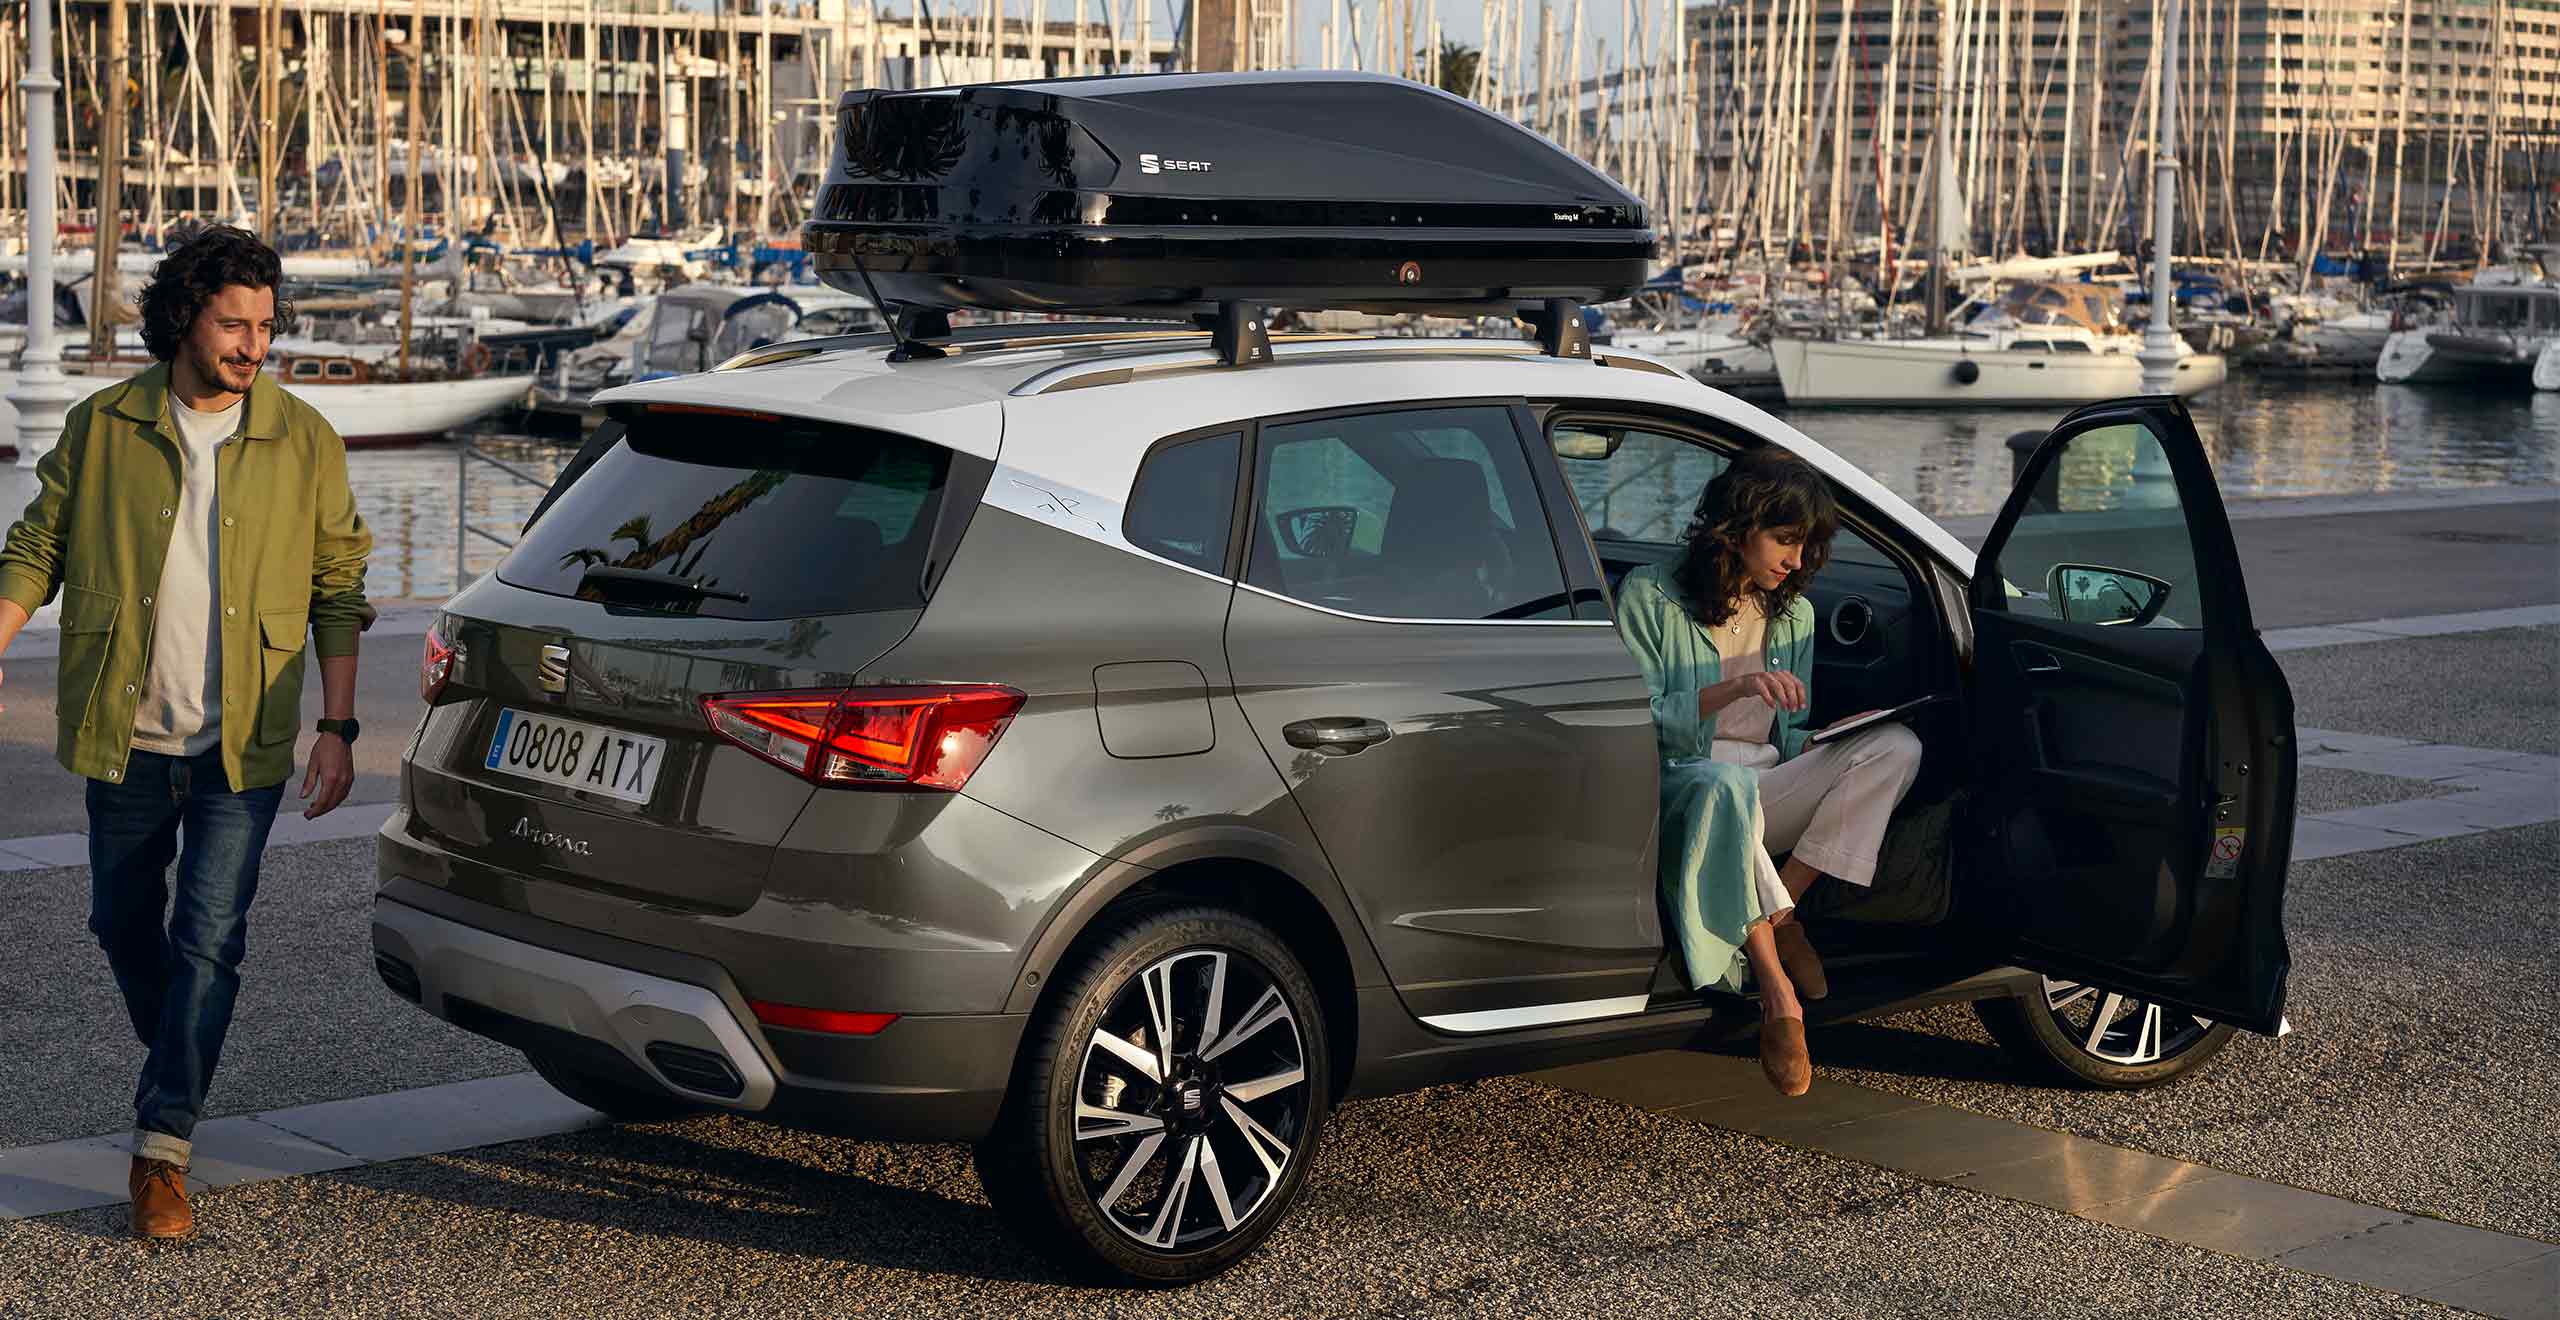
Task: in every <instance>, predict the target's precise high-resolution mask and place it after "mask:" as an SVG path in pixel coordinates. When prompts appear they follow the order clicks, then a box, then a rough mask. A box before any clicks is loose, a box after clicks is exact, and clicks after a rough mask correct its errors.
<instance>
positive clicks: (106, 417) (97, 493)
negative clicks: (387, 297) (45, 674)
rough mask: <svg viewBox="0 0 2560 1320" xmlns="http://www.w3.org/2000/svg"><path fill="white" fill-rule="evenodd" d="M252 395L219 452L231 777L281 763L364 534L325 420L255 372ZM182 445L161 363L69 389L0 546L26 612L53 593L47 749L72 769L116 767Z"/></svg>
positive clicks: (349, 609)
mask: <svg viewBox="0 0 2560 1320" xmlns="http://www.w3.org/2000/svg"><path fill="white" fill-rule="evenodd" d="M247 407H248V410H249V415H248V417H247V419H246V421H245V422H244V424H243V428H242V433H241V436H240V438H239V439H237V440H235V441H233V442H232V443H229V444H226V445H224V446H223V447H222V448H221V449H220V450H219V451H218V457H217V458H216V459H215V461H214V488H215V495H214V499H215V510H214V518H215V529H214V530H215V534H216V536H218V537H219V538H220V540H219V544H218V546H217V547H216V549H217V558H216V565H217V571H218V572H219V573H220V574H221V577H222V581H221V582H220V583H219V584H218V586H217V587H216V591H217V593H218V594H219V597H220V604H221V606H222V643H221V645H222V767H223V769H224V771H225V772H227V773H228V775H229V776H230V780H231V783H232V785H233V786H234V787H236V788H244V789H246V788H263V787H265V786H267V785H269V784H275V783H281V782H283V781H284V779H285V778H286V777H288V776H290V775H291V774H292V773H293V749H294V739H295V735H296V733H297V732H298V731H299V729H300V726H301V723H302V715H301V712H302V653H303V639H304V636H305V634H308V635H309V636H310V637H311V638H312V639H313V641H314V642H315V643H316V645H317V649H318V650H319V652H320V655H321V656H322V658H324V659H325V658H328V657H331V656H341V655H353V654H354V653H355V650H356V634H357V632H359V631H360V630H361V629H362V628H363V626H364V625H365V624H366V623H367V622H369V621H370V620H371V618H372V610H371V608H370V607H369V606H367V605H366V604H365V599H364V562H365V556H366V554H367V553H368V552H370V551H371V550H372V548H373V535H372V533H370V532H367V531H366V530H365V526H364V520H363V519H361V518H359V517H357V516H356V503H355V494H354V492H352V491H351V490H349V489H348V487H347V450H346V445H345V444H344V443H343V442H341V441H340V440H339V439H338V433H337V432H336V431H334V430H331V429H330V427H329V423H327V422H326V421H323V420H321V417H320V414H319V413H318V412H317V411H315V410H313V408H312V407H311V405H309V404H307V403H304V402H303V401H302V400H300V399H297V398H295V397H293V396H292V395H290V394H287V393H285V392H284V388H283V387H282V386H280V385H277V384H276V383H275V382H274V381H272V380H270V379H268V378H267V377H266V375H265V374H264V373H261V374H260V375H259V376H258V380H257V384H255V385H253V386H251V387H250V389H249V400H248V404H247ZM183 461H184V460H183V459H182V457H181V450H180V448H179V441H178V434H177V427H176V424H175V423H173V422H171V421H170V420H169V367H168V364H166V363H162V364H160V365H157V366H154V367H152V368H151V369H150V370H148V371H145V372H143V373H142V374H140V375H138V376H135V377H134V378H133V379H132V380H129V381H127V382H125V383H123V384H121V385H110V386H108V387H107V388H105V389H103V390H100V391H98V392H97V393H95V394H92V395H90V396H89V397H88V398H86V399H83V400H81V401H80V402H79V403H77V404H74V405H72V408H71V412H70V415H69V416H68V417H67V418H65V419H64V423H63V427H62V441H61V443H60V444H58V445H56V446H54V448H53V452H51V453H49V454H46V455H45V456H44V458H43V460H42V461H41V462H39V463H37V464H36V483H37V489H36V497H35V499H34V500H32V501H30V502H29V503H28V505H27V510H26V513H25V515H24V516H22V517H20V518H19V519H18V522H17V525H15V526H13V527H11V528H10V529H9V535H8V539H7V541H6V543H5V545H0V598H6V599H8V600H13V601H16V602H17V603H18V604H20V605H22V606H24V607H26V609H27V610H29V611H30V612H32V611H33V610H35V608H36V607H37V606H39V605H42V604H44V603H45V602H46V601H48V600H51V599H52V598H53V595H54V592H55V591H56V590H57V589H59V590H60V591H61V593H62V665H61V681H60V684H59V691H58V692H57V694H56V701H57V705H58V718H59V721H60V730H59V733H58V736H57V740H56V743H55V747H54V755H55V757H56V758H57V759H59V760H60V761H61V762H62V764H63V765H64V766H65V767H66V768H68V769H69V770H70V771H71V772H72V773H73V774H77V775H85V776H87V777H89V778H92V779H104V780H109V781H120V780H122V779H123V778H124V770H125V760H126V758H127V756H128V755H130V754H131V751H132V748H133V718H134V708H135V706H136V704H137V703H138V702H139V701H140V700H141V692H142V681H143V670H144V668H145V666H146V665H147V664H148V663H149V660H150V657H151V627H152V602H151V596H152V593H154V592H156V591H158V590H159V589H160V568H161V564H162V562H163V561H164V560H165V559H166V558H167V557H168V553H169V536H170V532H171V528H172V527H173V526H174V513H173V511H174V510H175V509H176V507H177V504H178V491H179V486H180V472H181V468H180V464H181V463H182V462H183Z"/></svg>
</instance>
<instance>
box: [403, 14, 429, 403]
mask: <svg viewBox="0 0 2560 1320" xmlns="http://www.w3.org/2000/svg"><path fill="white" fill-rule="evenodd" d="M409 15H410V16H409V40H408V41H407V43H406V44H407V46H408V48H409V50H408V55H409V89H408V91H406V92H404V93H403V94H402V95H401V97H400V99H401V101H402V103H403V105H402V112H403V113H405V114H406V115H408V117H409V150H408V151H407V152H406V153H404V155H405V158H404V159H403V161H402V162H401V163H403V164H405V165H407V166H408V167H409V185H408V189H407V192H406V195H404V196H403V197H402V198H401V199H400V204H401V216H400V379H402V380H407V379H408V378H409V332H410V329H411V327H412V325H413V324H414V323H415V314H416V311H417V301H418V185H419V183H420V182H421V181H422V180H423V179H424V178H425V170H424V166H425V164H426V158H425V153H424V152H422V151H421V150H419V146H418V100H419V98H420V97H423V96H425V95H426V86H427V75H426V60H425V58H424V57H425V55H426V53H427V51H426V46H427V0H416V3H415V4H413V5H412V6H411V8H410V11H409Z"/></svg>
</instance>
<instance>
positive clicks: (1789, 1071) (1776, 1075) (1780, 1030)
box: [1760, 1018, 1813, 1095]
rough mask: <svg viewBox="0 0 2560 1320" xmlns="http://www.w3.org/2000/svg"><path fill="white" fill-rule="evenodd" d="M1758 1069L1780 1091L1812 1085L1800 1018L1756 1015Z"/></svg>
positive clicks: (1800, 1090)
mask: <svg viewBox="0 0 2560 1320" xmlns="http://www.w3.org/2000/svg"><path fill="white" fill-rule="evenodd" d="M1760 1071H1762V1072H1764V1073H1766V1074H1768V1076H1769V1085H1771V1086H1774V1087H1776V1088H1778V1094H1780V1095H1803V1094H1804V1093H1805V1092H1807V1091H1810V1090H1812V1089H1813V1055H1812V1053H1811V1052H1809V1051H1807V1050H1806V1049H1805V1045H1804V1019H1803V1018H1762V1019H1760Z"/></svg>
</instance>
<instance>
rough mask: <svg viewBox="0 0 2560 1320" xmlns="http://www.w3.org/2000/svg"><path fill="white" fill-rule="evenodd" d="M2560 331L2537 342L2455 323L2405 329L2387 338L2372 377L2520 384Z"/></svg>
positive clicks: (2534, 369) (2392, 382)
mask: <svg viewBox="0 0 2560 1320" xmlns="http://www.w3.org/2000/svg"><path fill="white" fill-rule="evenodd" d="M2554 343H2560V337H2554V338H2552V339H2549V340H2546V341H2543V342H2540V343H2536V342H2533V341H2530V340H2526V341H2518V340H2514V339H2508V338H2504V337H2492V336H2474V335H2464V334H2463V333H2462V332H2461V331H2460V330H2459V328H2457V327H2448V326H2441V325H2439V326H2433V327H2429V328H2427V329H2422V330H2402V331H2399V332H2397V333H2395V334H2393V335H2392V336H2391V338H2389V339H2388V340H2385V341H2384V342H2383V345H2382V358H2381V360H2380V361H2378V362H2376V363H2375V364H2374V368H2373V375H2374V379H2376V380H2379V381H2381V382H2382V383H2383V384H2385V385H2444V384H2454V383H2461V382H2470V383H2475V384H2484V385H2504V386H2509V387H2512V386H2516V385H2521V384H2523V383H2525V381H2527V380H2529V379H2531V378H2532V377H2533V376H2534V375H2535V374H2536V372H2537V371H2538V369H2539V363H2540V360H2541V359H2542V358H2543V357H2544V356H2547V350H2548V348H2549V346H2550V345H2551V344H2554Z"/></svg>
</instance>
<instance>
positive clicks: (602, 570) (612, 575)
mask: <svg viewBox="0 0 2560 1320" xmlns="http://www.w3.org/2000/svg"><path fill="white" fill-rule="evenodd" d="M578 587H579V589H580V590H584V589H586V588H588V587H594V588H596V589H597V590H598V591H601V592H603V593H605V594H607V595H612V594H615V593H616V592H617V591H618V592H621V593H624V594H651V593H654V594H657V595H661V596H687V597H691V598H694V599H697V600H728V601H736V602H737V603H738V604H741V605H744V604H746V603H747V594H746V593H745V592H743V591H722V590H721V589H719V588H718V587H706V586H704V585H702V584H701V583H699V582H696V581H694V580H693V579H691V578H681V577H677V576H676V575H675V574H673V573H652V572H650V571H649V570H647V569H645V568H616V567H614V566H612V565H610V564H599V565H597V566H596V567H594V568H590V569H588V570H587V572H586V576H584V577H581V578H579V579H578Z"/></svg>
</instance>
